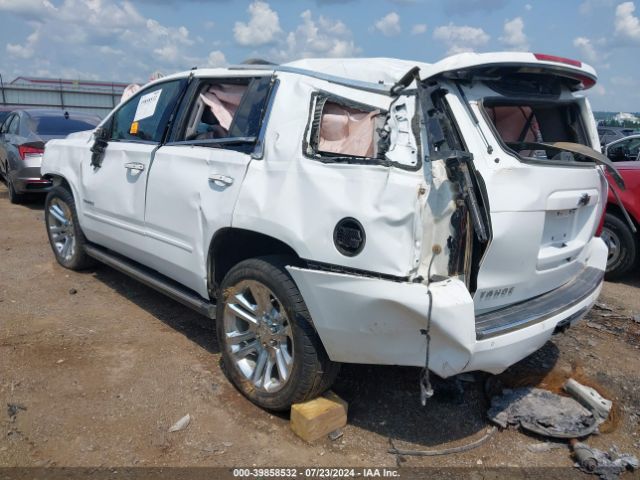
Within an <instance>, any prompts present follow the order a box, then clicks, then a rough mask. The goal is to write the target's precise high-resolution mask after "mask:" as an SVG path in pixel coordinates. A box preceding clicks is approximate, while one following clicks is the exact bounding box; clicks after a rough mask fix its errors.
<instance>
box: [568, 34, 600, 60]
mask: <svg viewBox="0 0 640 480" xmlns="http://www.w3.org/2000/svg"><path fill="white" fill-rule="evenodd" d="M573 46H574V47H576V48H577V49H578V50H580V53H581V54H582V56H583V57H584V58H586V59H587V61H588V62H589V63H597V62H598V61H599V59H600V54H599V53H598V51H597V49H596V47H595V45H594V44H593V42H591V40H590V39H588V38H587V37H577V38H574V39H573Z"/></svg>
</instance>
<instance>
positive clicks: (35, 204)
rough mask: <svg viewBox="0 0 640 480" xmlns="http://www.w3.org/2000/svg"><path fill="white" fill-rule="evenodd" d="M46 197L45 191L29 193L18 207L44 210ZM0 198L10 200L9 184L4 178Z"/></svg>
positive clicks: (1, 183) (0, 188)
mask: <svg viewBox="0 0 640 480" xmlns="http://www.w3.org/2000/svg"><path fill="white" fill-rule="evenodd" d="M44 198H45V194H43V193H28V194H26V196H25V198H24V201H23V202H21V203H19V204H17V205H16V207H25V208H28V209H29V210H44ZM0 200H3V201H7V202H8V201H9V190H7V184H6V183H5V181H4V180H2V179H0Z"/></svg>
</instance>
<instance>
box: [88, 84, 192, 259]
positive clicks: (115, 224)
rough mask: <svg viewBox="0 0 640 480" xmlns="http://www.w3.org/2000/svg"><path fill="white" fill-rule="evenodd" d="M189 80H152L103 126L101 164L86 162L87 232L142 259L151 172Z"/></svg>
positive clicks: (143, 257) (95, 239)
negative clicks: (104, 141) (153, 161)
mask: <svg viewBox="0 0 640 480" xmlns="http://www.w3.org/2000/svg"><path fill="white" fill-rule="evenodd" d="M186 81H187V80H186V79H178V80H171V81H166V82H162V83H156V84H153V85H151V86H149V87H148V88H145V89H143V90H142V91H140V92H139V93H138V94H136V95H135V96H133V97H132V98H131V99H129V100H128V101H127V102H126V103H124V104H122V105H121V106H120V107H119V108H118V109H117V110H116V111H115V112H114V113H113V114H112V115H111V116H110V118H109V120H108V121H107V122H106V123H105V124H104V125H103V129H104V130H103V131H104V132H105V136H106V138H105V139H106V140H107V146H106V148H105V150H104V153H103V155H102V158H101V160H100V161H99V165H98V166H96V165H95V162H94V161H93V160H91V161H90V159H89V156H87V158H86V160H84V161H83V163H82V166H81V189H82V194H81V197H82V202H83V205H82V215H83V219H82V220H83V221H82V226H83V230H84V231H85V234H86V235H87V237H88V238H89V240H91V241H93V242H95V243H97V244H99V245H102V246H105V247H107V248H109V249H111V250H114V251H116V252H119V253H121V254H123V255H125V256H128V257H131V258H133V259H135V260H137V261H139V262H141V263H145V257H146V252H145V242H144V236H145V233H144V205H145V195H146V183H147V174H148V171H149V166H150V164H151V161H152V159H153V155H154V153H155V151H156V150H157V149H158V146H159V145H160V143H161V142H162V140H163V137H164V136H165V135H166V131H167V125H168V122H169V119H170V118H171V115H172V113H173V111H174V108H175V107H176V104H177V101H178V98H179V97H180V95H181V93H182V92H183V90H184V85H185V83H186Z"/></svg>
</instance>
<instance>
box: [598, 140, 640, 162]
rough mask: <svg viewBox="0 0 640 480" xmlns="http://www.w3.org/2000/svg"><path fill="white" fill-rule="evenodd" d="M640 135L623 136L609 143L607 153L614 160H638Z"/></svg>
mask: <svg viewBox="0 0 640 480" xmlns="http://www.w3.org/2000/svg"><path fill="white" fill-rule="evenodd" d="M639 152H640V136H633V137H628V138H623V139H621V140H618V141H616V142H613V143H610V144H609V145H607V148H606V152H605V154H606V155H607V157H609V159H610V160H611V161H612V162H633V161H636V160H638V156H639Z"/></svg>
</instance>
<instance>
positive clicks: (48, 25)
mask: <svg viewBox="0 0 640 480" xmlns="http://www.w3.org/2000/svg"><path fill="white" fill-rule="evenodd" d="M36 9H37V10H38V12H37V19H36V18H35V17H34V16H32V14H33V12H34V11H35V10H36ZM0 12H3V13H2V14H3V15H5V12H6V14H10V15H17V16H21V17H23V18H26V19H27V21H26V22H24V25H25V26H28V27H30V28H31V31H30V32H29V33H28V34H27V35H26V37H25V38H24V39H22V40H20V39H19V38H18V39H17V40H16V39H14V40H13V41H12V42H10V43H8V44H7V45H5V50H6V52H7V55H6V56H5V57H4V60H5V61H4V66H3V70H4V71H6V72H7V73H8V74H11V73H16V74H19V73H24V66H23V65H22V64H21V62H20V60H21V59H27V58H28V59H29V60H30V70H31V71H32V72H42V73H43V74H44V73H45V72H46V74H47V75H52V76H66V75H73V76H74V78H92V77H94V76H95V75H96V74H95V72H100V74H101V75H102V76H108V77H111V78H113V79H114V80H122V81H124V82H129V81H139V80H140V79H145V78H148V75H149V72H151V71H154V70H159V69H160V70H168V71H176V70H183V69H186V68H190V67H192V66H194V65H197V64H204V63H206V61H207V57H206V56H204V57H198V56H197V55H196V54H194V53H193V50H194V48H193V47H194V45H195V40H194V39H193V38H192V36H191V34H190V32H189V30H188V29H187V28H186V27H184V26H176V27H174V26H167V25H164V24H162V23H160V22H158V21H157V20H154V19H152V18H146V17H145V16H144V15H142V14H141V13H140V12H139V11H138V10H137V9H136V7H135V6H134V5H133V4H132V3H130V2H129V1H127V0H125V1H123V2H119V1H118V0H60V1H57V2H56V5H55V6H53V5H52V4H51V3H49V2H48V0H19V1H13V0H0ZM80 66H81V67H80ZM3 73H4V72H3Z"/></svg>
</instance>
